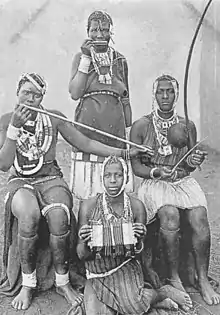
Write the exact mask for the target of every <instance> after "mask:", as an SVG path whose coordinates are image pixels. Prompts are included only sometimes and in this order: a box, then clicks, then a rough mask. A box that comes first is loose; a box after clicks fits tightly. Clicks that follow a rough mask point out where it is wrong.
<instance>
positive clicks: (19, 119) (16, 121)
mask: <svg viewBox="0 0 220 315" xmlns="http://www.w3.org/2000/svg"><path fill="white" fill-rule="evenodd" d="M31 115H32V113H31V110H30V109H28V108H27V107H25V106H23V105H19V104H18V105H16V107H15V110H14V112H13V114H12V117H11V121H10V124H11V125H12V126H14V127H16V128H21V127H22V126H24V124H25V123H26V121H28V120H29V119H30V118H31Z"/></svg>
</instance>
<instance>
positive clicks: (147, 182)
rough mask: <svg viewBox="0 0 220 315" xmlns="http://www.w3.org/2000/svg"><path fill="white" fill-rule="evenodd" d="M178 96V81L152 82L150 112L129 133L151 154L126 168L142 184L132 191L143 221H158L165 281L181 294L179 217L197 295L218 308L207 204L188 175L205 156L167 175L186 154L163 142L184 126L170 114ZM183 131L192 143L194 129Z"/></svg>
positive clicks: (165, 78) (187, 161) (198, 153)
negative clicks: (186, 231) (187, 233)
mask: <svg viewBox="0 0 220 315" xmlns="http://www.w3.org/2000/svg"><path fill="white" fill-rule="evenodd" d="M178 93H179V85H178V82H177V81H176V79H174V78H172V77H171V76H168V75H163V76H161V77H159V78H158V79H157V80H156V82H155V84H154V86H153V100H154V101H153V110H152V112H151V113H150V114H149V115H146V116H143V117H142V118H140V119H139V120H137V121H136V122H134V124H133V126H132V129H131V140H132V141H133V142H136V143H138V144H145V145H148V146H150V147H152V148H153V149H154V150H155V154H154V156H153V157H147V158H138V157H137V158H136V157H134V158H133V159H132V168H133V171H134V174H135V175H136V176H138V177H141V178H142V179H143V180H142V181H141V184H140V186H139V187H138V197H139V198H140V199H141V200H142V201H143V202H144V204H145V207H146V209H147V216H148V222H149V221H150V220H151V219H152V218H154V216H155V215H156V214H157V216H158V218H159V221H160V236H161V239H162V245H163V249H164V256H165V259H166V262H167V265H168V279H167V280H168V281H169V282H170V283H171V284H172V285H173V286H174V287H176V288H178V289H180V290H183V291H184V287H183V285H182V283H181V280H180V276H179V230H180V217H181V216H183V217H184V218H185V220H186V221H187V224H189V226H190V231H191V233H192V234H191V241H192V250H193V254H194V260H195V266H196V271H197V277H198V279H197V280H198V287H199V291H200V293H201V296H202V297H203V299H204V300H205V302H206V303H208V304H209V305H212V304H218V303H219V302H220V296H219V295H218V294H217V293H215V292H214V290H213V288H212V287H211V285H210V283H209V281H208V278H207V274H208V266H209V251H210V229H209V223H208V218H207V202H206V198H205V195H204V193H203V191H202V189H201V188H200V186H199V184H198V183H197V182H196V180H195V179H194V178H192V177H191V176H190V173H191V172H193V171H194V170H195V169H196V167H197V166H199V165H200V164H201V163H202V162H203V160H204V158H205V155H206V153H205V152H202V151H199V150H194V151H193V152H192V153H191V154H190V155H189V156H188V157H187V158H186V159H185V160H183V162H182V163H180V164H179V166H178V167H177V169H176V171H175V172H172V171H171V170H172V168H173V167H174V166H175V165H176V163H177V162H178V161H179V160H180V159H181V158H182V157H183V156H184V154H185V153H186V152H188V145H187V144H186V145H184V146H183V147H181V148H178V147H175V146H173V145H171V144H170V143H168V140H167V135H168V129H169V128H170V127H171V126H172V125H174V124H177V123H183V124H185V121H184V119H183V118H182V117H180V116H178V115H177V112H176V109H175V106H176V102H177V99H178ZM189 132H190V135H191V137H192V139H193V141H194V143H196V127H195V125H194V123H193V122H192V121H190V124H189ZM186 139H187V138H186ZM188 139H189V138H188ZM188 141H189V140H188Z"/></svg>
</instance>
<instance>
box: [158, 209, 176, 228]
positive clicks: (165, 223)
mask: <svg viewBox="0 0 220 315" xmlns="http://www.w3.org/2000/svg"><path fill="white" fill-rule="evenodd" d="M158 217H159V219H160V226H161V228H163V229H165V230H176V229H178V228H179V226H180V213H179V210H178V209H177V208H176V207H173V206H164V207H162V208H161V209H160V210H159V212H158Z"/></svg>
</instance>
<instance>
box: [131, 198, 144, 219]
mask: <svg viewBox="0 0 220 315" xmlns="http://www.w3.org/2000/svg"><path fill="white" fill-rule="evenodd" d="M130 201H131V209H132V212H133V216H134V220H135V221H136V222H141V223H143V224H145V223H146V209H145V206H144V204H143V202H142V201H141V200H140V199H138V198H136V197H134V196H130Z"/></svg>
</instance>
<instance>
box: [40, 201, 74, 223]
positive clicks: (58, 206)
mask: <svg viewBox="0 0 220 315" xmlns="http://www.w3.org/2000/svg"><path fill="white" fill-rule="evenodd" d="M55 209H62V210H64V211H65V212H66V215H67V217H68V224H70V211H69V208H68V207H67V206H66V205H65V204H64V203H51V204H50V205H47V206H45V207H44V208H43V209H42V211H41V213H42V215H43V216H44V217H46V216H47V214H48V213H49V212H50V211H53V210H55Z"/></svg>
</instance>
